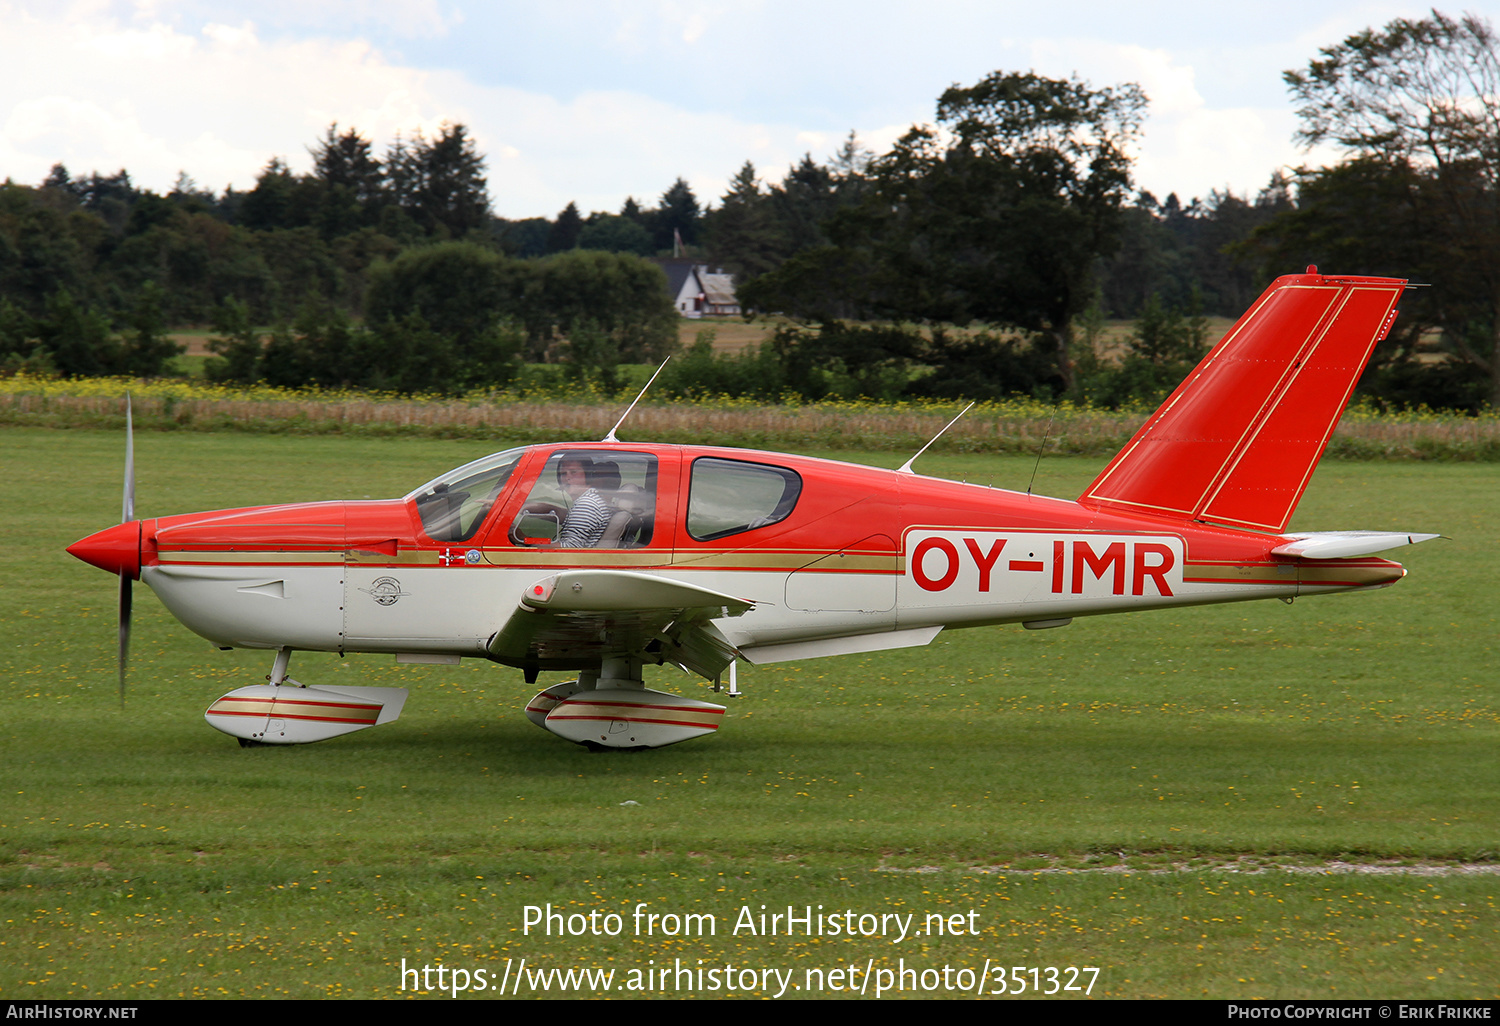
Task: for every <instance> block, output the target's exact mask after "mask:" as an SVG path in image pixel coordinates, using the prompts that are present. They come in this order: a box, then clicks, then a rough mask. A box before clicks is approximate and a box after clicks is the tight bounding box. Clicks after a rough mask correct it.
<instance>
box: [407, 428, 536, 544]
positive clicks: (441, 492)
mask: <svg viewBox="0 0 1500 1026" xmlns="http://www.w3.org/2000/svg"><path fill="white" fill-rule="evenodd" d="M525 454H526V450H525V449H524V448H522V449H507V450H506V451H505V452H497V453H495V454H494V455H493V456H486V457H485V458H484V459H482V460H475V461H474V462H473V463H467V464H465V465H464V466H462V467H459V468H458V469H457V470H450V471H449V472H448V473H446V474H444V475H443V476H442V477H439V478H435V479H434V480H432V481H429V482H427V483H426V484H424V485H423V486H422V487H420V488H418V489H417V490H416V491H414V492H411V493H410V494H409V495H407V496H406V498H407V499H408V500H415V501H416V504H417V514H418V515H419V516H420V517H421V518H422V530H423V531H424V532H425V533H426V534H427V537H429V538H431V539H433V540H434V541H443V542H461V541H468V540H469V539H470V538H472V537H474V535H475V534H476V533H477V532H478V531H479V526H480V525H481V524H483V523H484V518H485V517H486V516H487V515H488V514H489V511H490V508H491V507H492V506H494V505H495V500H496V499H498V498H499V497H500V493H501V491H503V490H504V488H505V483H506V482H507V481H509V480H510V475H511V472H512V471H514V470H515V469H516V464H518V463H519V462H520V461H521V457H522V456H523V455H525Z"/></svg>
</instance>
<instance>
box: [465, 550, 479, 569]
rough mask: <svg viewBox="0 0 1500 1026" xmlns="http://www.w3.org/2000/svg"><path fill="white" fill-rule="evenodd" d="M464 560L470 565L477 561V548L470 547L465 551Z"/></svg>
mask: <svg viewBox="0 0 1500 1026" xmlns="http://www.w3.org/2000/svg"><path fill="white" fill-rule="evenodd" d="M464 562H465V563H468V564H469V565H470V566H473V565H474V564H475V563H477V562H479V550H478V549H470V550H469V551H468V552H465V553H464Z"/></svg>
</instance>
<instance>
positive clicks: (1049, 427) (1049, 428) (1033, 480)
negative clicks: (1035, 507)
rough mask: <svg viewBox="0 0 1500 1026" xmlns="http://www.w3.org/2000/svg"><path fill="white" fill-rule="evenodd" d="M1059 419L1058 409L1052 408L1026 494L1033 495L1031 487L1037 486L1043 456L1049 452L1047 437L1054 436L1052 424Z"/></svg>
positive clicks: (1037, 449)
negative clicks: (1037, 476)
mask: <svg viewBox="0 0 1500 1026" xmlns="http://www.w3.org/2000/svg"><path fill="white" fill-rule="evenodd" d="M1056 419H1057V407H1056V406H1055V405H1054V406H1053V407H1052V416H1050V417H1048V418H1047V430H1045V431H1043V432H1042V444H1041V445H1039V446H1037V447H1036V463H1035V464H1033V465H1032V468H1031V480H1030V481H1027V482H1026V494H1027V495H1030V494H1031V486H1032V485H1034V484H1036V472H1037V471H1038V470H1040V469H1041V466H1042V454H1043V453H1044V452H1046V451H1047V436H1049V435H1051V434H1052V422H1053V421H1054V420H1056Z"/></svg>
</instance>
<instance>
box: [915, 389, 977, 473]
mask: <svg viewBox="0 0 1500 1026" xmlns="http://www.w3.org/2000/svg"><path fill="white" fill-rule="evenodd" d="M978 401H979V400H977V399H976V400H975V401H974V402H972V403H970V404H969V405H967V406H965V407H964V408H963V410H962V411H961V412H960V413H959V415H958V417H954V418H953V419H952V420H950V421H949V422H948V423H946V424H944V425H943V430H942V431H939V432H938V433H937V434H935V435H933V436H932V438H931V439H929V440H928V442H927V444H926V445H924V446H922V448H920V449H918V450H917V455H916V456H913V457H912V458H911V459H909V460H907V461H906V462H905V463H903V464H901V466H900V468H899V469H897V471H896V473H898V474H915V473H916V471H915V470H912V469H911V465H912V464H913V463H915V462H917V456H920V455H922V454H923V453H924V452H926V451H927V450H928V449H930V448H932V443H933V442H936V441H937V440H938V439H939V438H942V437H943V435H944V433H946V432H947V430H948V429H949V428H951V427H952V426H953V425H954V424H957V423H958V420H959V417H962V416H963V415H964V414H965V413H968V412H969V411H970V410H972V409H973V408H974V404H975V403H977V402H978Z"/></svg>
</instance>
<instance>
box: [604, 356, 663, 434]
mask: <svg viewBox="0 0 1500 1026" xmlns="http://www.w3.org/2000/svg"><path fill="white" fill-rule="evenodd" d="M671 360H672V358H671V357H670V356H669V357H667V358H666V359H665V360H663V361H662V362H661V366H660V367H658V368H656V374H660V373H661V372H662V371H664V370H666V369H667V364H668V363H669V362H671ZM656 374H653V375H651V381H647V382H646V388H650V387H651V382H652V381H655V380H656ZM646 388H643V389H641V391H640V394H639V395H637V396H636V397H635V399H634V401H632V402H631V404H630V405H629V406H627V407H625V412H624V413H622V414H620V419H619V420H617V421H615V426H614V427H612V428H610V429H609V434H607V435H605V436H604V437H603V438H602V439H600V441H604V442H618V441H619V439H618V438H616V437H615V432H616V431H618V430H620V425H621V424H623V423H625V418H626V417H628V416H630V411H631V410H633V409H635V404H636V403H638V402H640V401H641V397H642V396H644V395H645V394H646Z"/></svg>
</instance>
